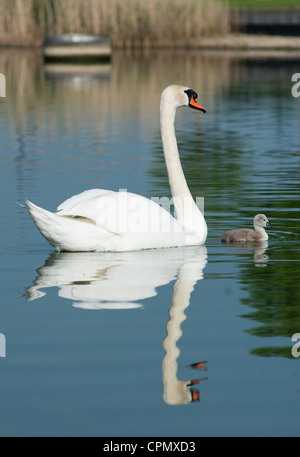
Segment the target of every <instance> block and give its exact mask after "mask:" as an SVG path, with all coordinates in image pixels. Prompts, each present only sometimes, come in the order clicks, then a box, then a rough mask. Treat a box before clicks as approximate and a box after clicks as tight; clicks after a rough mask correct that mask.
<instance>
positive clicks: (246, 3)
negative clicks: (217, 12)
mask: <svg viewBox="0 0 300 457" xmlns="http://www.w3.org/2000/svg"><path fill="white" fill-rule="evenodd" d="M224 3H226V4H228V5H229V7H231V8H300V2H299V0H224Z"/></svg>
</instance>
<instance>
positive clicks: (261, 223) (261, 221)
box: [254, 214, 272, 227]
mask: <svg viewBox="0 0 300 457" xmlns="http://www.w3.org/2000/svg"><path fill="white" fill-rule="evenodd" d="M254 226H257V227H272V225H271V224H270V222H269V220H268V218H267V216H265V215H264V214H257V215H256V216H255V218H254Z"/></svg>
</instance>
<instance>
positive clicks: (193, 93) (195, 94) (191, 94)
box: [184, 89, 198, 100]
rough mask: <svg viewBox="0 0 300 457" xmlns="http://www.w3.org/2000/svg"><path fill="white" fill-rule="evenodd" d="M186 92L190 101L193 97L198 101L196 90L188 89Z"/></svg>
mask: <svg viewBox="0 0 300 457" xmlns="http://www.w3.org/2000/svg"><path fill="white" fill-rule="evenodd" d="M184 92H185V93H186V95H187V96H188V98H189V100H191V98H192V97H193V99H194V100H197V98H198V94H197V93H196V92H195V91H194V90H192V89H186V90H185V91H184Z"/></svg>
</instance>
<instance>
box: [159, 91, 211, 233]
mask: <svg viewBox="0 0 300 457" xmlns="http://www.w3.org/2000/svg"><path fill="white" fill-rule="evenodd" d="M175 114H176V107H175V106H174V104H172V102H170V101H169V100H165V99H162V100H161V105H160V126H161V136H162V144H163V151H164V156H165V162H166V167H167V171H168V177H169V184H170V188H171V193H172V197H173V201H174V208H175V213H176V218H177V220H178V221H179V222H180V223H181V224H182V225H183V227H184V228H185V230H187V231H189V232H191V233H192V232H193V233H195V232H196V233H197V232H199V233H200V232H201V234H203V235H204V237H205V238H206V223H205V220H204V217H203V215H202V213H201V212H200V210H199V209H198V207H197V205H196V203H195V202H194V199H193V197H192V195H191V193H190V190H189V188H188V185H187V182H186V179H185V176H184V173H183V170H182V166H181V161H180V157H179V152H178V147H177V141H176V136H175ZM201 236H202V235H201Z"/></svg>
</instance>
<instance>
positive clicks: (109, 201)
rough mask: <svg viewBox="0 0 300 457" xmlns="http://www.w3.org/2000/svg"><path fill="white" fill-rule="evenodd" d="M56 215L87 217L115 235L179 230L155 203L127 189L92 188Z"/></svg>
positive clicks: (70, 201)
mask: <svg viewBox="0 0 300 457" xmlns="http://www.w3.org/2000/svg"><path fill="white" fill-rule="evenodd" d="M56 214H57V215H58V216H64V217H72V218H78V219H81V220H82V219H86V220H87V221H90V222H92V223H94V224H95V225H97V226H98V227H99V228H100V227H101V228H105V230H108V231H110V232H112V233H114V234H119V235H121V234H124V233H152V234H153V233H161V232H165V233H169V232H174V231H176V232H178V231H181V230H182V227H181V225H180V224H179V223H178V222H177V221H176V219H174V218H173V216H172V215H171V214H170V213H169V212H168V211H166V210H165V209H164V208H162V207H161V206H160V205H158V204H157V203H156V202H154V201H152V200H150V199H148V198H145V197H143V196H141V195H137V194H133V193H130V192H125V191H124V192H113V191H106V190H103V189H92V190H89V191H86V192H82V193H81V194H78V195H75V196H74V197H71V198H70V199H68V200H66V201H65V202H63V203H62V204H61V205H60V206H59V207H58V208H57V213H56Z"/></svg>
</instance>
